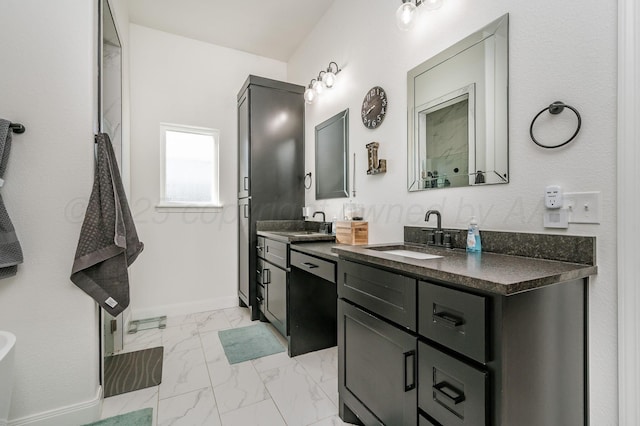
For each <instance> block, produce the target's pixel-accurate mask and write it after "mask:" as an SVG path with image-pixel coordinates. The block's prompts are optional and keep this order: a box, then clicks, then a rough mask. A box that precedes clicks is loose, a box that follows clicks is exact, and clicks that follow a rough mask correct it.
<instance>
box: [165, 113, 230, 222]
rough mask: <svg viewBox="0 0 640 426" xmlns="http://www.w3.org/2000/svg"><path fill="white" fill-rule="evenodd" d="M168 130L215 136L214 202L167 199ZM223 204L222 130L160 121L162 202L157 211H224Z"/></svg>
mask: <svg viewBox="0 0 640 426" xmlns="http://www.w3.org/2000/svg"><path fill="white" fill-rule="evenodd" d="M167 131H174V132H181V133H194V134H198V135H206V136H212V137H213V155H214V157H215V158H214V161H213V174H214V178H215V179H214V180H215V181H214V188H213V189H214V195H216V196H217V198H218V199H217V200H214V202H213V203H198V202H176V201H167V200H166V189H167V182H166V179H167V176H166V167H167V155H166V153H167V140H166V134H167ZM222 207H223V206H222V204H221V202H220V131H219V130H217V129H211V128H207V127H196V126H186V125H183V124H171V123H160V202H159V203H158V205H157V206H156V211H159V212H166V213H180V212H192V213H199V212H219V211H222Z"/></svg>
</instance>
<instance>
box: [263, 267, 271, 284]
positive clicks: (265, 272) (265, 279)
mask: <svg viewBox="0 0 640 426" xmlns="http://www.w3.org/2000/svg"><path fill="white" fill-rule="evenodd" d="M267 284H271V271H270V270H269V269H263V270H262V285H267Z"/></svg>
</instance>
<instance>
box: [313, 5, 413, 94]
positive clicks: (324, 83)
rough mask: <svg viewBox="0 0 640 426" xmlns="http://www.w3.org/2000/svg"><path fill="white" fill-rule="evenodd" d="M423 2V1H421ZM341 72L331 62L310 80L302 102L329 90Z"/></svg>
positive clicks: (336, 65) (335, 64)
mask: <svg viewBox="0 0 640 426" xmlns="http://www.w3.org/2000/svg"><path fill="white" fill-rule="evenodd" d="M423 1H424V0H423ZM340 71H342V70H341V69H340V68H339V67H338V64H337V63H335V62H333V61H331V62H329V66H328V67H327V70H326V71H325V70H321V71H320V72H319V73H318V77H316V78H313V79H311V81H310V82H309V86H307V90H305V91H304V100H305V102H306V103H308V104H312V103H313V102H314V101H315V100H316V98H317V97H318V96H320V95H321V94H322V92H324V90H325V89H331V88H332V87H333V86H334V84H335V83H336V74H338V73H339V72H340Z"/></svg>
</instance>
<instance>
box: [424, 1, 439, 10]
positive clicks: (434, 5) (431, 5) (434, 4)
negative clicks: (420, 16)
mask: <svg viewBox="0 0 640 426" xmlns="http://www.w3.org/2000/svg"><path fill="white" fill-rule="evenodd" d="M422 4H424V7H425V9H427V10H436V9H440V8H441V7H442V0H422Z"/></svg>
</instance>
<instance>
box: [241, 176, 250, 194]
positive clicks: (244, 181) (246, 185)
mask: <svg viewBox="0 0 640 426" xmlns="http://www.w3.org/2000/svg"><path fill="white" fill-rule="evenodd" d="M242 188H243V189H244V190H245V191H248V190H249V176H245V177H244V179H242Z"/></svg>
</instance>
